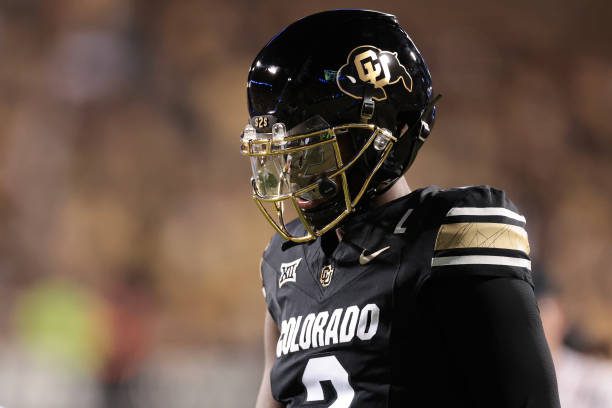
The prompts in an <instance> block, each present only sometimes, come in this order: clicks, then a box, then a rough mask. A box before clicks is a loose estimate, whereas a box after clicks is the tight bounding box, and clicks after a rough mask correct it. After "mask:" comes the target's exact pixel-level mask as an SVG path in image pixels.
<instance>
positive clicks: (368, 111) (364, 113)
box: [361, 86, 376, 123]
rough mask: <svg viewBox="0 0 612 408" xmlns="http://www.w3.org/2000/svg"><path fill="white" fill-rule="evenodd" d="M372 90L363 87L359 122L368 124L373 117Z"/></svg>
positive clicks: (371, 88)
mask: <svg viewBox="0 0 612 408" xmlns="http://www.w3.org/2000/svg"><path fill="white" fill-rule="evenodd" d="M373 95H374V88H373V87H369V86H365V87H364V90H363V102H362V104H361V122H362V123H368V122H369V121H370V120H371V119H372V117H373V116H374V108H375V106H376V104H375V102H374V98H373Z"/></svg>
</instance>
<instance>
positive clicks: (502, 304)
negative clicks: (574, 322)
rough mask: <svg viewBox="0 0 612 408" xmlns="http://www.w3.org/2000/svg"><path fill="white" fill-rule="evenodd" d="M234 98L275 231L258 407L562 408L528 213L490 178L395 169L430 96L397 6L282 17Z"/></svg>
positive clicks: (415, 135)
mask: <svg viewBox="0 0 612 408" xmlns="http://www.w3.org/2000/svg"><path fill="white" fill-rule="evenodd" d="M247 96H248V107H249V113H250V120H249V122H248V124H247V125H246V126H245V128H244V131H243V134H242V139H241V149H242V153H243V154H244V155H245V156H247V157H249V159H250V161H251V166H252V172H253V176H252V187H253V199H254V200H255V203H256V204H257V206H258V207H259V208H260V210H261V212H262V214H263V215H264V216H265V217H266V219H267V220H268V221H269V222H270V224H271V225H272V226H273V227H274V228H275V229H276V232H277V234H276V235H275V236H274V237H273V238H272V240H271V242H270V244H269V245H268V247H267V248H266V250H265V251H264V254H263V259H262V262H261V276H262V280H263V292H264V296H265V300H266V303H267V308H268V313H267V316H266V318H265V369H264V373H263V378H262V382H261V387H260V390H259V395H258V397H257V403H256V406H257V408H270V407H283V406H285V407H302V406H307V407H330V408H349V407H353V408H354V407H368V408H372V407H419V408H420V407H513V408H519V407H522V408H525V407H533V408H535V407H537V408H548V407H558V406H559V402H558V396H557V389H556V380H555V375H554V369H553V365H552V362H551V357H550V353H549V350H548V346H547V344H546V341H545V339H544V335H543V332H542V325H541V322H540V318H539V315H538V309H537V306H536V302H535V299H534V294H533V288H532V279H531V272H530V260H529V244H528V240H527V233H526V232H525V218H524V217H523V216H522V215H521V214H520V213H519V212H518V210H517V209H516V208H515V207H514V205H513V204H512V203H511V202H510V201H509V200H508V198H507V197H506V195H505V194H504V193H503V192H502V191H500V190H496V189H494V188H490V187H487V186H478V187H464V188H458V189H450V190H442V189H439V188H436V187H427V188H423V189H418V190H415V191H410V189H409V187H408V185H407V183H406V181H405V179H404V178H403V174H404V172H405V171H406V170H407V169H408V167H410V165H411V163H412V162H413V160H414V158H415V156H416V154H417V152H418V150H419V149H420V147H421V146H422V145H423V143H424V142H425V141H426V140H427V137H428V136H429V133H430V131H431V129H432V127H433V123H434V119H435V115H436V102H437V99H438V98H437V97H435V96H434V94H433V91H432V82H431V77H430V74H429V71H428V69H427V66H426V64H425V61H424V60H423V57H422V56H421V54H420V52H419V50H418V49H417V48H416V47H415V45H414V43H413V42H412V40H411V39H410V38H409V36H408V35H407V34H406V32H405V31H404V30H403V29H402V28H401V27H400V26H399V24H398V21H397V19H396V18H395V17H394V16H392V15H389V14H384V13H380V12H375V11H365V10H335V11H326V12H322V13H318V14H315V15H311V16H308V17H306V18H304V19H302V20H299V21H297V22H295V23H293V24H291V25H290V26H288V27H287V28H286V29H284V30H283V31H281V32H280V33H279V34H278V35H276V36H275V37H274V38H273V39H272V40H271V41H270V42H269V43H268V44H267V45H266V46H265V47H264V48H263V49H262V50H261V51H260V53H259V54H258V55H257V57H256V58H255V60H254V62H253V64H252V66H251V68H250V71H249V74H248V85H247ZM292 214H293V216H292ZM289 218H294V219H293V220H292V221H290V220H289Z"/></svg>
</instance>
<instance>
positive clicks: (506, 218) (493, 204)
mask: <svg viewBox="0 0 612 408" xmlns="http://www.w3.org/2000/svg"><path fill="white" fill-rule="evenodd" d="M442 199H443V205H441V206H440V214H441V215H440V218H439V219H438V221H437V227H438V228H437V232H436V237H435V241H434V249H433V256H432V260H431V275H432V277H441V276H457V275H458V274H461V275H464V276H489V277H513V278H519V279H522V280H525V281H527V282H528V283H529V284H531V285H533V282H532V278H531V261H530V258H529V252H530V250H529V240H528V238H527V231H526V229H525V226H526V220H525V217H524V216H523V215H521V214H520V213H519V211H518V210H517V209H516V207H515V206H514V204H512V202H511V201H510V200H509V199H508V198H507V197H506V194H505V193H504V192H503V191H501V190H497V189H494V188H491V187H487V186H481V187H470V188H465V189H456V190H454V191H452V192H449V193H447V194H446V195H444V194H443V195H442Z"/></svg>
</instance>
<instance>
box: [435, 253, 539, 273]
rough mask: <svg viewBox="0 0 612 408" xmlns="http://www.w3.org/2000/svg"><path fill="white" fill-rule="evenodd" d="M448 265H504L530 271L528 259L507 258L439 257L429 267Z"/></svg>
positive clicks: (479, 256)
mask: <svg viewBox="0 0 612 408" xmlns="http://www.w3.org/2000/svg"><path fill="white" fill-rule="evenodd" d="M448 265H505V266H518V267H521V268H527V269H529V270H531V261H530V260H529V259H523V258H512V257H509V256H492V255H459V256H441V257H436V258H433V259H432V260H431V266H448Z"/></svg>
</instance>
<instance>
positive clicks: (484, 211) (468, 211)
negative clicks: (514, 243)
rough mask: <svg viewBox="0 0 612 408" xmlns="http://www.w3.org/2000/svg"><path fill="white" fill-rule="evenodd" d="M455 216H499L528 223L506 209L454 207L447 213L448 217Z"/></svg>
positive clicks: (520, 216) (523, 218)
mask: <svg viewBox="0 0 612 408" xmlns="http://www.w3.org/2000/svg"><path fill="white" fill-rule="evenodd" d="M454 215H482V216H491V215H497V216H502V217H508V218H512V219H514V220H517V221H521V222H526V220H525V217H523V216H522V215H520V214H517V213H515V212H514V211H511V210H509V209H507V208H504V207H453V208H451V209H450V210H448V212H447V213H446V216H447V217H450V216H454Z"/></svg>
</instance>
